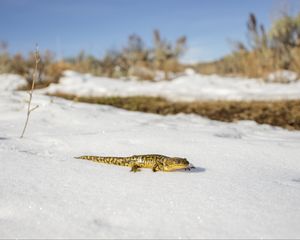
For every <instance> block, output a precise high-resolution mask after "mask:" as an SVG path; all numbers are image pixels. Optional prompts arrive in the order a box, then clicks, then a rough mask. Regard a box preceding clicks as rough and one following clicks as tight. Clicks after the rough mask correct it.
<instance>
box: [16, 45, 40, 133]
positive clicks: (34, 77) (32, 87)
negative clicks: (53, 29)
mask: <svg viewBox="0 0 300 240" xmlns="http://www.w3.org/2000/svg"><path fill="white" fill-rule="evenodd" d="M34 58H35V68H34V72H33V74H32V84H31V89H30V91H29V92H28V94H29V101H28V107H27V117H26V121H25V125H24V128H23V131H22V134H21V136H20V138H23V136H24V133H25V130H26V127H27V124H28V120H29V116H30V113H31V112H32V111H34V110H35V109H37V108H38V107H39V105H36V106H35V107H33V108H31V100H32V94H33V89H34V83H35V80H36V78H37V72H38V64H39V62H40V54H39V49H38V45H36V49H35V53H34Z"/></svg>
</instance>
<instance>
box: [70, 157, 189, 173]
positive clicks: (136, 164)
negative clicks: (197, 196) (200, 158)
mask: <svg viewBox="0 0 300 240" xmlns="http://www.w3.org/2000/svg"><path fill="white" fill-rule="evenodd" d="M75 158H76V159H85V160H90V161H94V162H99V163H107V164H114V165H119V166H126V167H131V172H137V171H140V169H141V168H151V169H152V171H153V172H157V171H165V172H169V171H174V170H178V169H185V170H191V168H194V167H193V166H191V165H190V163H189V162H188V161H187V160H186V159H185V158H179V157H168V156H164V155H160V154H146V155H133V156H130V157H102V156H80V157H75Z"/></svg>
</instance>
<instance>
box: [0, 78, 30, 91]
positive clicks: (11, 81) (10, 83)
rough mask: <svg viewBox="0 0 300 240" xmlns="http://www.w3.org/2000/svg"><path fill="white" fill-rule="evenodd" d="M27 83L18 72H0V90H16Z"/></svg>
mask: <svg viewBox="0 0 300 240" xmlns="http://www.w3.org/2000/svg"><path fill="white" fill-rule="evenodd" d="M26 84H27V82H26V80H25V79H24V78H23V77H21V76H19V75H16V74H0V91H3V90H4V91H11V90H16V89H17V88H19V87H23V86H25V85H26Z"/></svg>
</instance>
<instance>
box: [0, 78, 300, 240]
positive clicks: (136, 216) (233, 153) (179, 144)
mask: <svg viewBox="0 0 300 240" xmlns="http://www.w3.org/2000/svg"><path fill="white" fill-rule="evenodd" d="M77 76H78V75H77ZM98 80H99V79H97V81H98ZM78 81H81V80H80V78H79V77H78ZM99 81H102V80H99ZM103 81H104V80H103ZM27 98H28V95H27V94H26V93H24V92H13V91H4V90H0V168H1V174H0V196H1V197H0V238H77V239H78V238H299V236H300V228H299V222H300V162H299V159H300V132H298V131H293V132H292V131H287V130H284V129H281V128H277V127H271V126H268V125H257V124H256V123H255V122H252V121H242V122H238V123H222V122H217V121H212V120H208V119H205V118H201V117H199V116H195V115H183V114H179V115H175V116H159V115H153V114H146V113H140V112H128V111H125V110H121V109H116V108H113V107H110V106H101V105H89V104H84V103H74V102H71V101H66V100H62V99H58V98H54V97H48V96H43V95H40V94H38V93H37V92H35V94H34V95H33V105H36V104H38V105H39V106H40V107H39V108H38V109H37V110H35V111H34V112H32V114H31V117H30V120H29V125H28V128H27V131H26V133H25V138H23V139H19V135H20V134H21V130H22V128H23V124H24V121H25V115H26V107H27V106H26V101H27ZM147 153H159V154H165V155H170V156H181V157H186V158H187V159H188V160H189V161H190V162H191V163H193V164H194V165H195V166H196V169H195V170H194V171H191V172H184V171H179V172H172V173H164V172H156V173H153V172H152V171H151V170H148V169H143V170H142V171H141V172H138V173H132V172H130V171H129V168H126V167H119V166H113V165H105V164H97V163H93V162H90V161H84V160H80V159H74V158H73V157H74V156H78V155H83V154H91V155H113V156H127V155H133V154H147Z"/></svg>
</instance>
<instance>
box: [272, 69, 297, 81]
mask: <svg viewBox="0 0 300 240" xmlns="http://www.w3.org/2000/svg"><path fill="white" fill-rule="evenodd" d="M266 80H267V81H269V82H282V83H290V82H296V81H298V80H299V76H298V74H297V73H296V72H293V71H289V70H279V71H276V72H273V73H270V74H269V75H268V76H267V79H266Z"/></svg>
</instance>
